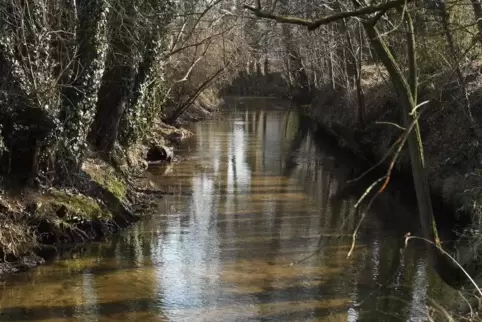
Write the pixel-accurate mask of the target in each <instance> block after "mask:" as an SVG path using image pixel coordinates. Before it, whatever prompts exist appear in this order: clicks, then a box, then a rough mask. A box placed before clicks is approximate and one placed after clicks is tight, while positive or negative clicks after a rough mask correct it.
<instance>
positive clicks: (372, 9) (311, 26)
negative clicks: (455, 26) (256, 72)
mask: <svg viewBox="0 0 482 322" xmlns="http://www.w3.org/2000/svg"><path fill="white" fill-rule="evenodd" d="M410 1H411V0H407V1H405V0H395V1H389V2H385V3H381V4H378V5H374V6H367V7H363V8H360V9H357V10H353V11H342V12H338V13H335V14H331V15H327V16H324V17H322V18H319V19H317V20H307V19H302V18H298V17H291V16H281V15H276V14H273V13H270V12H266V11H262V10H261V8H255V7H252V6H249V5H244V8H246V9H248V10H250V11H252V12H253V13H254V14H255V15H256V16H257V17H259V18H266V19H271V20H275V21H277V22H280V23H288V24H294V25H300V26H305V27H307V28H308V30H315V29H317V28H319V27H320V26H322V25H326V24H328V23H330V22H333V21H337V20H341V19H345V18H351V17H360V16H363V15H369V14H372V13H379V12H383V13H385V12H386V11H387V10H390V9H392V8H396V7H399V6H401V5H403V4H405V3H407V2H410Z"/></svg>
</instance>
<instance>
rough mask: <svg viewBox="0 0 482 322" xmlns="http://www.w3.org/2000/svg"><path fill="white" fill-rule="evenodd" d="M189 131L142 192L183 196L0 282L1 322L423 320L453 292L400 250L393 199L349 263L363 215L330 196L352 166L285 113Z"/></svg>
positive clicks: (245, 113)
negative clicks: (179, 157)
mask: <svg viewBox="0 0 482 322" xmlns="http://www.w3.org/2000/svg"><path fill="white" fill-rule="evenodd" d="M247 105H249V103H247ZM192 130H193V132H194V133H195V136H194V137H193V138H191V139H189V140H188V141H186V142H185V143H183V144H182V146H181V147H180V151H179V153H181V154H184V155H185V156H186V157H187V161H185V162H182V163H178V164H172V165H169V166H167V167H166V166H164V167H160V168H158V169H154V170H153V171H151V173H149V180H148V185H149V186H150V188H160V189H163V190H165V191H169V192H172V193H176V192H183V194H182V195H181V194H177V195H176V194H173V195H169V196H167V197H165V198H164V199H163V200H161V201H160V205H159V211H158V213H157V214H156V215H155V216H154V217H153V218H151V219H149V220H146V221H143V222H141V223H139V224H137V225H136V226H134V227H133V228H132V229H130V230H128V231H125V232H124V233H123V234H121V235H120V236H117V237H116V238H114V239H112V240H110V241H108V242H105V243H102V244H95V245H91V246H89V247H87V248H86V249H85V250H84V251H83V253H81V254H77V255H76V256H70V258H63V259H59V260H57V261H54V262H52V263H50V264H48V265H44V266H42V267H39V268H38V269H35V270H32V271H30V272H26V273H22V274H19V275H16V276H13V277H11V278H8V279H7V280H6V281H2V282H1V283H2V284H1V285H0V321H425V320H426V313H427V306H426V305H427V304H430V305H432V304H433V303H438V304H441V305H449V304H450V303H452V301H453V299H454V298H455V297H456V293H455V291H453V290H451V289H450V288H448V287H447V286H445V285H444V284H443V283H442V282H441V281H440V280H439V279H438V277H437V276H436V274H435V273H434V272H433V271H432V269H431V268H430V266H428V263H427V260H426V259H425V256H424V252H423V250H421V249H419V250H417V249H416V248H415V247H410V248H408V249H407V250H406V251H405V252H404V253H403V255H400V253H399V251H398V248H397V241H398V240H399V239H400V238H399V237H400V236H403V234H404V233H405V232H406V231H403V229H405V227H401V226H400V225H398V224H397V221H396V219H395V218H398V217H400V216H402V217H403V212H404V211H406V210H405V209H404V207H403V206H402V205H400V204H399V203H397V198H396V197H391V196H383V197H382V198H380V201H379V202H378V203H377V204H376V205H374V209H373V211H372V212H371V213H370V214H369V215H368V217H367V220H366V221H365V224H364V225H363V226H362V229H361V232H360V236H359V239H358V241H357V247H356V249H355V252H354V254H353V255H352V256H351V257H350V258H347V252H348V250H349V248H350V245H351V233H352V232H353V230H354V228H355V226H356V224H357V222H358V220H359V219H360V216H361V214H360V213H359V211H358V210H356V209H355V208H354V204H355V203H356V198H357V195H353V196H346V195H345V194H344V195H343V197H341V198H340V197H339V194H338V192H339V191H340V190H341V189H342V187H343V183H344V182H345V180H346V178H347V175H348V173H349V172H350V167H349V165H350V162H353V160H340V159H339V157H338V156H337V155H336V153H335V152H334V151H333V150H330V149H329V148H323V144H322V143H321V144H320V142H318V143H315V141H314V140H313V139H312V136H311V134H310V132H309V131H308V132H307V131H300V119H299V116H298V115H297V114H296V113H295V112H290V111H287V110H281V109H272V110H265V111H262V110H256V109H251V110H248V109H243V108H241V107H239V106H238V107H237V108H236V109H234V107H233V110H232V111H231V112H229V113H227V114H226V115H223V117H221V118H220V119H218V120H210V121H205V122H201V123H198V124H195V125H194V126H193V127H192ZM387 215H389V216H393V220H391V219H390V218H389V219H388V220H387ZM383 218H385V219H383ZM398 228H400V229H398ZM72 257H75V258H72ZM438 320H439V321H443V319H442V318H440V319H438Z"/></svg>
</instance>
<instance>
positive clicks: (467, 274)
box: [405, 234, 482, 296]
mask: <svg viewBox="0 0 482 322" xmlns="http://www.w3.org/2000/svg"><path fill="white" fill-rule="evenodd" d="M410 239H419V240H423V241H425V242H427V243H429V244H431V245H433V246H435V247H436V248H437V249H438V250H439V251H440V252H442V253H443V254H444V255H446V256H447V257H448V258H450V259H451V260H452V261H453V262H454V263H455V265H457V267H458V268H460V269H461V270H462V272H464V274H465V276H467V278H468V279H469V280H470V282H471V283H472V285H474V287H475V289H476V290H477V292H478V293H479V294H480V296H482V291H481V290H480V288H479V286H478V285H477V283H476V282H475V281H474V279H473V278H472V277H471V276H470V274H469V273H467V271H466V270H465V269H464V268H463V267H462V265H460V263H459V262H458V261H457V260H456V259H455V258H453V257H452V256H451V255H450V254H449V253H447V252H446V251H445V250H444V249H443V248H442V247H440V246H439V245H437V244H436V243H434V242H433V241H431V240H428V239H426V238H423V237H418V236H410V235H409V234H407V235H405V247H407V244H408V241H409V240H410Z"/></svg>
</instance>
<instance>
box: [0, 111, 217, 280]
mask: <svg viewBox="0 0 482 322" xmlns="http://www.w3.org/2000/svg"><path fill="white" fill-rule="evenodd" d="M213 110H214V109H212V108H205V107H203V106H202V104H199V103H198V102H196V104H194V105H193V106H192V107H191V108H190V109H188V110H187V111H186V113H185V115H183V116H182V117H181V118H180V120H179V122H178V124H177V126H176V127H174V126H170V125H167V124H164V123H163V122H162V121H157V122H156V124H155V126H154V129H153V131H151V134H150V136H149V137H147V138H146V139H145V140H144V141H143V142H142V143H141V144H138V145H136V146H133V147H130V148H129V149H128V150H125V149H121V148H120V147H118V148H117V149H116V150H115V151H116V152H115V153H113V155H111V156H109V159H108V160H106V158H103V157H101V156H100V155H98V154H97V153H94V152H92V153H90V155H88V157H87V159H86V160H85V162H84V163H83V166H82V169H81V171H80V173H78V174H76V175H75V176H71V177H70V178H69V180H68V182H69V184H65V185H62V186H53V187H52V186H51V187H36V188H13V187H12V186H13V185H7V184H4V185H2V186H0V275H2V274H4V273H14V272H17V271H21V270H25V269H29V268H32V267H35V266H37V265H39V264H42V263H44V261H45V259H46V258H48V257H51V256H52V255H55V254H57V253H59V252H61V251H64V250H68V249H71V248H73V247H75V246H78V245H81V244H84V243H88V242H92V241H99V240H102V239H105V238H107V237H108V236H110V235H112V234H114V233H116V232H118V231H119V230H122V229H124V228H126V227H128V226H129V225H131V224H132V223H134V222H136V221H138V220H140V219H141V218H143V217H145V216H148V215H149V214H152V213H154V212H155V211H156V205H157V202H158V200H159V199H160V198H162V196H163V194H164V193H163V191H158V190H156V191H154V190H151V189H144V188H143V187H144V185H145V184H144V182H143V180H142V176H141V173H142V172H143V171H146V170H147V168H148V166H149V158H150V156H149V151H152V150H153V149H154V150H156V149H158V148H159V147H165V146H167V147H171V146H173V145H175V144H178V143H179V142H180V141H181V140H183V139H184V138H186V137H188V136H190V135H191V133H190V132H189V131H187V130H185V129H184V128H182V127H181V125H185V124H188V123H190V122H195V121H199V120H202V119H206V118H209V117H210V116H211V112H212V111H213ZM151 161H154V160H151ZM156 162H168V161H163V160H162V158H161V160H156ZM170 162H182V161H181V160H179V159H178V158H177V157H176V156H174V158H173V160H170Z"/></svg>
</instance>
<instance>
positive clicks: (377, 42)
mask: <svg viewBox="0 0 482 322" xmlns="http://www.w3.org/2000/svg"><path fill="white" fill-rule="evenodd" d="M406 17H407V18H406V25H407V28H408V29H409V31H408V33H409V34H410V35H409V36H408V39H409V44H408V50H407V52H408V54H409V61H410V83H409V82H407V80H406V79H405V77H404V75H403V73H402V71H401V69H400V68H399V66H398V65H397V63H396V61H395V59H394V58H393V56H392V54H391V52H390V50H389V49H388V47H387V45H386V43H385V42H384V41H383V39H382V37H381V35H380V34H379V33H378V31H377V29H376V28H375V26H374V25H373V24H372V23H364V24H363V27H364V29H365V31H366V33H367V35H368V38H369V40H370V43H371V44H372V46H373V48H374V50H375V52H376V53H377V55H378V57H379V58H380V60H381V61H382V63H383V65H384V66H385V68H386V69H387V71H388V73H389V75H390V78H391V80H392V83H393V86H394V88H395V91H396V93H397V96H398V98H399V102H400V105H401V113H402V121H403V124H404V126H405V127H407V128H408V127H409V126H410V125H411V124H412V122H415V126H414V127H413V130H412V131H411V133H410V134H409V135H408V138H407V142H408V151H409V155H410V161H411V166H412V174H413V182H414V186H415V192H416V195H417V205H418V211H419V215H420V222H421V226H422V229H423V232H424V235H425V237H426V238H427V239H429V240H431V241H434V242H436V243H439V238H438V231H437V226H436V223H435V218H434V215H433V208H432V202H431V198H430V190H429V185H428V180H427V175H426V165H425V160H424V154H423V145H422V140H421V135H420V129H419V125H418V121H417V115H418V113H417V112H416V111H415V108H416V106H417V103H416V100H417V82H416V64H415V51H414V47H415V40H414V34H413V27H412V23H411V19H410V18H409V16H408V14H406Z"/></svg>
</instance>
